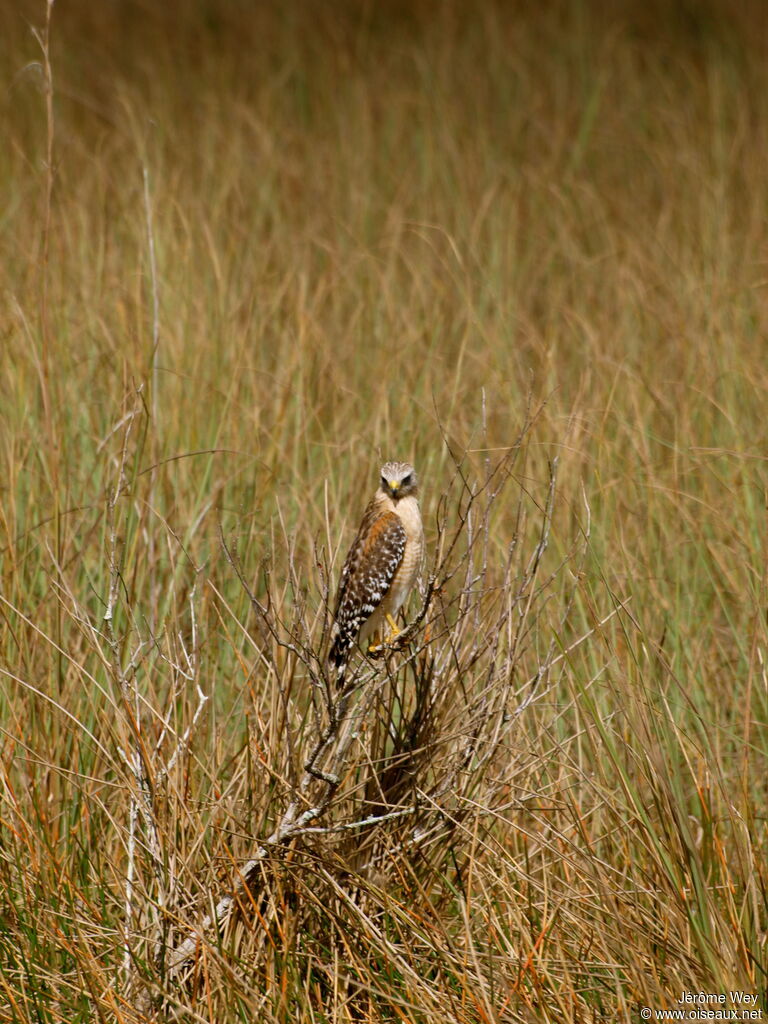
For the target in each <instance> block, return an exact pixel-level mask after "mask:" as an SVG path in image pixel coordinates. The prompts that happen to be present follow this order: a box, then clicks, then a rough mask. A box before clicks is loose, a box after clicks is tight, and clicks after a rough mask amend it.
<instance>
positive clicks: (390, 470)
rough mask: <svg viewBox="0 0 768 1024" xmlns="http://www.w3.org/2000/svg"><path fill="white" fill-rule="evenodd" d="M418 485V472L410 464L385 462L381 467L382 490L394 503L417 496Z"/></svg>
mask: <svg viewBox="0 0 768 1024" xmlns="http://www.w3.org/2000/svg"><path fill="white" fill-rule="evenodd" d="M417 484H418V481H417V480H416V470H415V469H414V468H413V466H412V465H411V464H410V463H408V462H385V463H384V465H383V466H382V467H381V489H382V491H383V492H384V493H385V494H386V495H387V497H388V498H392V500H393V501H399V500H400V499H401V498H407V497H408V495H409V494H415V493H416V487H417Z"/></svg>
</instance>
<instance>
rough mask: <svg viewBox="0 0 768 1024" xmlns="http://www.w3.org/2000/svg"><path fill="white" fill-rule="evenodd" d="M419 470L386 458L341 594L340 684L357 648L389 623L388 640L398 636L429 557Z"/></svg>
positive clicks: (336, 632) (336, 633)
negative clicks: (403, 612)
mask: <svg viewBox="0 0 768 1024" xmlns="http://www.w3.org/2000/svg"><path fill="white" fill-rule="evenodd" d="M416 490H417V481H416V471H415V470H414V468H413V466H410V465H409V464H408V463H407V462H385V463H384V465H383V466H382V467H381V482H380V484H379V489H378V490H377V491H376V493H375V494H374V496H373V498H372V499H371V501H370V504H369V505H368V508H367V509H366V510H365V515H364V516H363V521H362V523H361V524H360V529H359V530H358V531H357V536H356V537H355V539H354V542H353V544H352V547H351V548H350V549H349V553H348V554H347V557H346V560H345V562H344V568H343V569H342V570H341V579H340V580H339V592H338V594H337V596H336V610H335V612H334V618H335V620H336V621H335V623H334V625H333V632H332V634H331V635H332V638H333V643H332V646H331V650H330V653H329V655H328V658H329V661H330V663H331V665H332V667H333V668H334V669H335V671H336V674H337V683H338V685H339V686H343V684H344V673H345V671H346V667H347V662H348V661H349V656H350V654H351V651H352V648H353V647H354V646H355V644H356V643H359V644H360V645H361V646H364V644H365V642H366V640H367V639H368V638H369V637H371V636H375V635H377V634H378V633H379V631H380V630H381V629H382V627H383V625H384V622H385V620H386V622H387V623H388V624H389V627H390V630H391V632H390V634H389V636H388V637H387V643H391V641H392V640H393V639H394V638H395V637H396V636H397V633H398V629H397V625H396V623H395V616H396V615H397V613H398V611H399V610H400V608H401V607H402V606H403V604H404V603H405V601H406V600H407V598H408V595H409V594H410V592H411V589H412V588H413V585H414V583H415V582H416V578H417V576H418V575H419V570H420V569H421V562H422V558H423V556H424V526H423V524H422V521H421V512H420V510H419V502H418V499H417V497H416Z"/></svg>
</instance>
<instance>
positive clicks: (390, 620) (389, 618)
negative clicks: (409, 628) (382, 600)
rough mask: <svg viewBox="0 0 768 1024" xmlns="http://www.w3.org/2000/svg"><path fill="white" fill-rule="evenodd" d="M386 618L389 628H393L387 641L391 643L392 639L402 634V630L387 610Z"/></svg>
mask: <svg viewBox="0 0 768 1024" xmlns="http://www.w3.org/2000/svg"><path fill="white" fill-rule="evenodd" d="M386 619H387V622H388V623H389V628H390V629H391V633H390V634H389V636H388V637H387V639H386V641H385V643H388V644H391V643H392V641H393V640H394V639H395V637H397V636H399V635H400V630H399V629H398V626H397V623H396V622H395V620H394V619H393V618H392V616H391V615H390V614H389V612H387V614H386Z"/></svg>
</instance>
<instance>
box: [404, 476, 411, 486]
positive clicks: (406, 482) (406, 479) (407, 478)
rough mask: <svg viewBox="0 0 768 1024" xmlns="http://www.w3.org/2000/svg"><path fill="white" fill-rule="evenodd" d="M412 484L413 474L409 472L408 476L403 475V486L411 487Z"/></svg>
mask: <svg viewBox="0 0 768 1024" xmlns="http://www.w3.org/2000/svg"><path fill="white" fill-rule="evenodd" d="M410 484H411V474H410V473H409V474H408V476H404V477H403V486H404V487H409V486H410Z"/></svg>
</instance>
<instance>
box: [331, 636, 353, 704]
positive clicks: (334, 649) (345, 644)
mask: <svg viewBox="0 0 768 1024" xmlns="http://www.w3.org/2000/svg"><path fill="white" fill-rule="evenodd" d="M351 650H352V642H351V641H350V640H349V639H348V638H347V637H345V636H343V634H341V633H339V634H337V636H336V639H335V640H334V641H333V644H332V645H331V649H330V651H329V652H328V663H329V664H330V666H331V673H332V675H334V676H335V677H336V679H335V681H336V688H337V689H338V690H341V689H342V687H343V686H344V677H345V675H346V673H347V664H348V663H349V653H350V651H351Z"/></svg>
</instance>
